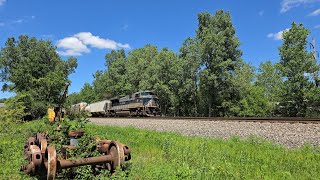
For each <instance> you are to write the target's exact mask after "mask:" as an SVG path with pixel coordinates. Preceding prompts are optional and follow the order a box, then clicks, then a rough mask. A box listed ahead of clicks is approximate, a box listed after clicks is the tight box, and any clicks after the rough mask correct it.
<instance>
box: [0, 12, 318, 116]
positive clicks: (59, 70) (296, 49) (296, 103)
mask: <svg viewBox="0 0 320 180" xmlns="http://www.w3.org/2000/svg"><path fill="white" fill-rule="evenodd" d="M309 34H310V31H309V30H308V29H306V28H305V27H304V26H303V25H302V24H296V23H292V25H291V28H290V29H289V30H288V31H285V32H284V33H283V44H282V45H281V46H280V47H279V55H280V60H279V62H276V63H271V62H270V61H268V60H267V61H266V62H264V63H261V64H260V66H259V67H257V68H256V67H253V66H252V65H250V64H248V63H246V62H245V61H244V60H243V59H242V51H241V50H240V48H239V47H240V42H239V40H238V37H237V36H236V30H235V28H234V26H233V24H232V21H231V15H230V13H229V12H225V11H223V10H219V11H217V12H216V13H215V14H210V13H207V12H206V13H199V14H198V28H197V29H196V35H195V36H194V37H187V38H186V40H185V41H184V42H183V44H182V45H181V47H180V50H179V52H174V51H172V50H170V49H168V48H162V49H159V48H158V47H157V46H153V45H150V44H147V45H145V46H144V47H142V48H138V49H134V50H132V51H131V52H128V53H126V52H125V51H124V50H112V51H111V52H110V53H107V54H106V56H105V70H99V71H97V72H96V73H94V75H93V76H94V81H93V82H92V83H85V84H84V86H83V88H82V89H81V90H80V92H78V93H72V94H70V95H69V97H68V99H67V105H71V104H76V103H79V102H87V103H92V102H96V101H99V100H104V99H109V98H111V97H115V96H124V95H127V94H130V93H133V92H137V91H140V90H153V91H155V92H156V94H157V95H158V97H159V99H160V106H161V111H162V113H163V114H164V115H172V116H242V117H243V116H302V117H303V116H317V115H318V113H319V100H320V92H319V78H318V77H319V73H318V71H319V65H318V64H317V62H316V58H315V57H313V56H312V53H311V52H308V51H307V47H308V41H307V38H308V36H309ZM22 37H24V39H26V40H24V39H23V38H21V37H20V40H19V41H18V42H15V41H14V40H13V39H12V38H9V39H8V41H7V43H6V47H5V48H3V49H2V50H1V54H0V68H1V78H2V80H3V81H6V82H9V84H5V85H4V87H3V90H9V91H10V90H11V91H14V92H16V93H17V96H16V97H14V98H17V97H20V98H25V97H24V96H23V95H26V94H27V96H26V97H28V98H29V99H31V100H30V101H28V102H32V103H31V104H32V105H30V106H28V107H27V112H29V111H31V109H33V108H36V109H37V108H39V107H38V105H39V104H40V106H41V107H45V106H46V105H48V104H52V103H56V99H55V98H56V97H58V95H59V92H61V89H62V87H63V86H62V84H63V83H65V82H66V81H69V80H68V78H67V77H68V75H69V74H70V73H72V72H73V71H74V68H76V59H75V58H73V57H71V58H69V60H68V61H63V60H61V59H60V57H59V56H58V55H57V53H56V51H55V47H53V46H52V45H51V44H50V42H48V41H43V40H40V41H37V40H36V39H35V38H31V39H28V38H27V37H25V36H22ZM29 41H30V43H35V44H39V46H40V47H38V46H34V44H29V45H28V42H29ZM20 44H21V45H20ZM40 44H43V45H44V47H43V49H41V47H42V46H41V45H40ZM45 44H46V45H45ZM49 50H50V51H49ZM47 51H49V52H50V53H49V52H47ZM43 52H47V53H43ZM25 57H26V58H25ZM48 58H49V59H48ZM40 72H41V73H40ZM22 74H24V76H25V77H26V78H21V77H23V76H21V75H22ZM19 77H20V78H19ZM23 101H24V100H23ZM41 102H45V103H41ZM32 111H34V110H32Z"/></svg>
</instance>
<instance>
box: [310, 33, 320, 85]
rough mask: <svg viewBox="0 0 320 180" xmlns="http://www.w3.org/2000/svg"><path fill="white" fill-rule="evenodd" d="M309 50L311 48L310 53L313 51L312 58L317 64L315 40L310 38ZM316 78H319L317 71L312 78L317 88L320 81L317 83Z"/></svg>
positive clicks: (317, 79)
mask: <svg viewBox="0 0 320 180" xmlns="http://www.w3.org/2000/svg"><path fill="white" fill-rule="evenodd" d="M311 48H312V51H313V58H314V60H316V63H318V61H317V49H316V40H315V38H314V37H313V38H312V42H311ZM318 76H319V73H318V71H316V72H314V74H313V78H314V80H315V83H316V87H319V85H320V81H319V77H318Z"/></svg>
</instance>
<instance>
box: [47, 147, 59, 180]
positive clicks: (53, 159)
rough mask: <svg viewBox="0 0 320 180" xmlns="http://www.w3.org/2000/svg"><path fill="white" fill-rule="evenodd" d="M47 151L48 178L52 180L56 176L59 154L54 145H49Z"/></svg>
mask: <svg viewBox="0 0 320 180" xmlns="http://www.w3.org/2000/svg"><path fill="white" fill-rule="evenodd" d="M47 153H48V169H47V179H48V180H52V179H54V178H55V177H56V172H57V154H56V149H55V148H54V146H49V147H48V148H47Z"/></svg>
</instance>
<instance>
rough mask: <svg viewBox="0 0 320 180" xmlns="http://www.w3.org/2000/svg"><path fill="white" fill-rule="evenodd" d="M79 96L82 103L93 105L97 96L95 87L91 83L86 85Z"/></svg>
mask: <svg viewBox="0 0 320 180" xmlns="http://www.w3.org/2000/svg"><path fill="white" fill-rule="evenodd" d="M79 96H80V98H81V101H82V102H86V103H92V102H94V101H95V99H96V96H95V93H94V90H93V87H92V86H91V85H90V84H89V83H85V84H84V86H83V87H82V89H81V90H80V93H79Z"/></svg>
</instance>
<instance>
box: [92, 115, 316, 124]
mask: <svg viewBox="0 0 320 180" xmlns="http://www.w3.org/2000/svg"><path fill="white" fill-rule="evenodd" d="M94 118H105V119H117V118H119V119H128V120H134V119H146V120H186V121H230V122H232V121H236V122H259V123H303V124H310V123H314V124H318V123H320V118H304V117H168V116H165V117H160V116H156V117H94Z"/></svg>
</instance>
